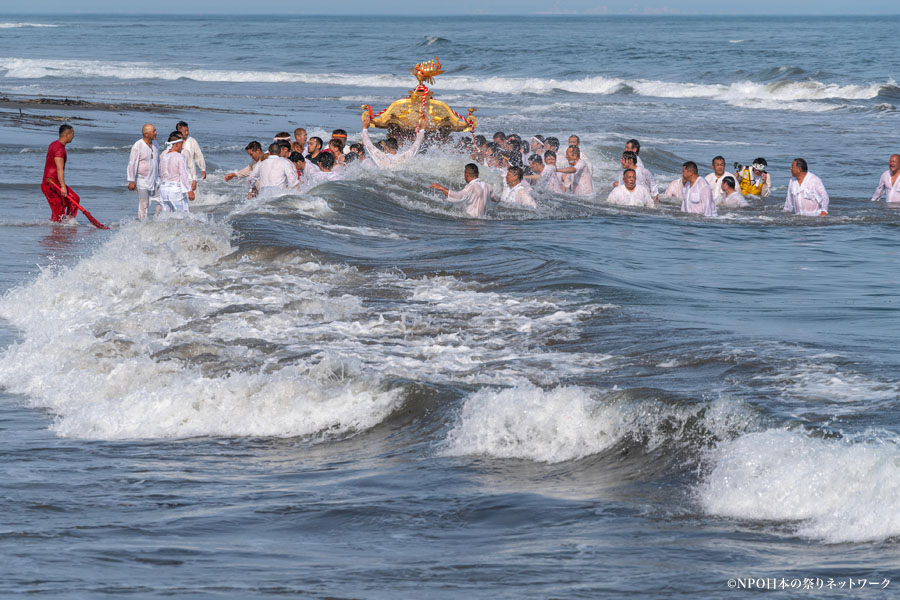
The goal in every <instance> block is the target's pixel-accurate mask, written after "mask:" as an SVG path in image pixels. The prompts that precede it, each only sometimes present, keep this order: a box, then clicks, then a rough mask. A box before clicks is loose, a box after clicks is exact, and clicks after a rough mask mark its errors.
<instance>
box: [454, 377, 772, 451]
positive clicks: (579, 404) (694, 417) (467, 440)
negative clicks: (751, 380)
mask: <svg viewBox="0 0 900 600" xmlns="http://www.w3.org/2000/svg"><path fill="white" fill-rule="evenodd" d="M755 422H756V416H755V415H754V414H753V413H752V412H751V411H749V410H748V409H747V408H746V407H745V406H743V405H741V404H739V403H735V402H733V401H731V400H730V399H727V398H721V399H718V400H716V401H714V402H712V403H709V404H697V405H682V406H673V405H670V404H665V403H662V402H656V401H653V400H644V401H641V402H636V401H629V400H628V399H627V398H626V397H625V396H624V395H623V394H621V393H618V392H616V391H615V390H613V391H610V392H602V391H600V390H595V389H589V388H584V387H578V386H565V387H556V388H552V389H542V388H538V387H536V386H534V385H532V384H530V383H520V384H518V385H516V386H514V387H511V388H506V389H490V388H486V389H482V390H479V391H477V392H475V393H474V394H472V395H470V396H469V397H468V398H467V399H466V401H465V404H464V405H463V407H462V410H461V411H460V414H459V417H458V420H457V423H456V425H455V426H454V427H453V429H452V430H451V431H450V432H449V433H448V435H447V438H446V440H445V442H444V446H443V448H442V449H441V453H442V454H443V455H446V456H465V455H483V456H490V457H494V458H521V459H527V460H533V461H536V462H546V463H557V462H562V461H567V460H577V459H580V458H584V457H586V456H590V455H592V454H598V453H601V452H603V451H605V450H607V449H609V448H612V447H613V446H615V445H616V444H617V443H619V442H621V441H623V440H625V439H632V440H635V441H639V442H640V443H641V444H643V446H644V448H645V449H646V450H648V451H654V450H656V449H658V448H660V447H662V446H663V445H665V444H673V445H688V446H689V445H691V444H694V443H697V441H696V440H695V439H694V438H695V436H694V435H692V434H691V433H690V432H689V431H688V430H689V429H691V428H697V429H693V431H695V432H697V433H699V432H700V429H702V430H704V431H705V432H706V433H705V434H704V433H700V436H701V437H703V436H712V437H713V438H716V439H722V438H726V437H728V436H730V435H733V434H734V433H735V432H736V431H740V432H743V431H746V430H747V429H748V428H751V427H753V426H754V424H755ZM698 423H699V425H698Z"/></svg>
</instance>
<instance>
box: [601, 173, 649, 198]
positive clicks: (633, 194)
mask: <svg viewBox="0 0 900 600" xmlns="http://www.w3.org/2000/svg"><path fill="white" fill-rule="evenodd" d="M606 201H607V202H609V203H610V204H618V205H619V206H643V207H646V208H653V207H654V206H656V203H655V202H654V201H653V198H651V197H650V190H648V189H647V187H646V186H644V185H639V184H638V182H637V172H636V171H635V170H634V169H625V171H624V172H623V173H622V185H617V186H616V187H614V188H613V191H612V192H610V194H609V196H608V197H607V198H606Z"/></svg>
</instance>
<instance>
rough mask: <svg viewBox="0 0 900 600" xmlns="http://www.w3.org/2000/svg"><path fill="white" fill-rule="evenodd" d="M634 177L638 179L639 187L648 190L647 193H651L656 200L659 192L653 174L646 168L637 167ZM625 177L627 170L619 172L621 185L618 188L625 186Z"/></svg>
mask: <svg viewBox="0 0 900 600" xmlns="http://www.w3.org/2000/svg"><path fill="white" fill-rule="evenodd" d="M634 175H635V177H636V183H637V184H638V185H642V186H644V187H645V188H647V191H648V192H650V197H651V198H655V197H656V196H657V194H658V193H659V192H658V191H657V189H656V181H654V179H653V173H651V172H650V171H648V170H647V169H645V168H644V167H637V168H636V169H635V170H634ZM624 176H625V170H624V169H623V170H621V171H619V179H618V184H619V185H618V186H616V187H621V186H623V185H625V182H624V180H623V179H622V178H623V177H624Z"/></svg>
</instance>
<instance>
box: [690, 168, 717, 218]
mask: <svg viewBox="0 0 900 600" xmlns="http://www.w3.org/2000/svg"><path fill="white" fill-rule="evenodd" d="M681 179H682V181H684V188H682V192H681V197H682V199H681V212H686V213H691V214H695V215H703V216H705V217H718V216H719V213H718V211H717V210H716V203H715V202H714V201H713V195H712V190H711V189H710V188H709V183H707V181H706V180H705V179H703V178H702V177H700V174H699V172H698V171H697V163H695V162H694V161H692V160H689V161H688V162H686V163H684V164H683V165H682V166H681Z"/></svg>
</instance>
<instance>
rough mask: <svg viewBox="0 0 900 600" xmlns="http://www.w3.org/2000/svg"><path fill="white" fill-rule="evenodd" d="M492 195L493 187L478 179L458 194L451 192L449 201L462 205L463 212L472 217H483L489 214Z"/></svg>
mask: <svg viewBox="0 0 900 600" xmlns="http://www.w3.org/2000/svg"><path fill="white" fill-rule="evenodd" d="M491 195H492V191H491V186H489V185H488V184H487V183H485V182H483V181H481V180H480V179H477V178H476V179H473V180H472V181H470V182H469V183H467V184H466V187H464V188H463V189H461V190H460V191H458V192H456V191H454V190H449V191H448V192H447V200H449V201H450V202H453V203H454V204H459V205H461V206H462V209H463V211H465V213H466V214H467V215H469V216H470V217H482V216H484V213H485V212H487V207H488V204H489V203H490V201H491Z"/></svg>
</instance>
